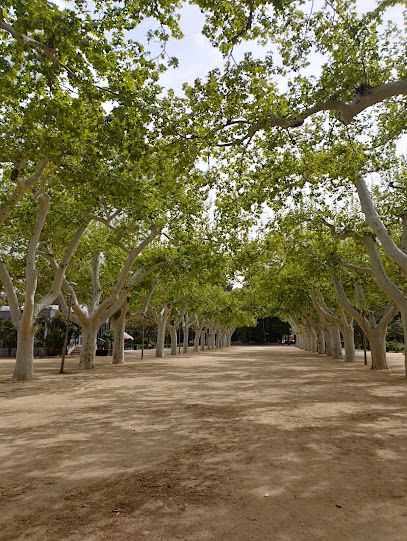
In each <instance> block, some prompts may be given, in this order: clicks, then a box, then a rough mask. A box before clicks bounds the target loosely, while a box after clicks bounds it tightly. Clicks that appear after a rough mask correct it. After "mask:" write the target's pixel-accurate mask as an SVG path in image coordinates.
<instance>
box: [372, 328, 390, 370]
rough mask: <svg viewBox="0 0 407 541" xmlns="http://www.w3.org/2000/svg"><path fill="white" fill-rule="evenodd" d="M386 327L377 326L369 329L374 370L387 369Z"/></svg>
mask: <svg viewBox="0 0 407 541" xmlns="http://www.w3.org/2000/svg"><path fill="white" fill-rule="evenodd" d="M386 330H387V327H386V328H382V327H375V328H373V329H371V330H370V331H369V334H368V338H369V344H370V354H371V360H372V368H373V370H386V369H387V368H388V365H387V360H386Z"/></svg>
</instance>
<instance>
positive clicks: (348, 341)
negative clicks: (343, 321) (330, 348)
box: [342, 325, 356, 363]
mask: <svg viewBox="0 0 407 541" xmlns="http://www.w3.org/2000/svg"><path fill="white" fill-rule="evenodd" d="M342 335H343V344H344V346H345V359H344V360H345V363H354V362H355V360H356V356H355V338H354V333H353V327H352V326H350V325H344V327H343V332H342Z"/></svg>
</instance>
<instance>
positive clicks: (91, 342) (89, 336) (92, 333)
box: [79, 325, 99, 370]
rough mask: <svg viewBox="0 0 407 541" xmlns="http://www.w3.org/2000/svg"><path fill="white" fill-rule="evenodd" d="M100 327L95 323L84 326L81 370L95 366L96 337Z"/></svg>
mask: <svg viewBox="0 0 407 541" xmlns="http://www.w3.org/2000/svg"><path fill="white" fill-rule="evenodd" d="M98 329H99V326H93V325H87V326H86V327H84V328H83V335H82V348H81V355H80V357H79V370H89V369H90V368H94V366H95V352H96V337H97V334H98Z"/></svg>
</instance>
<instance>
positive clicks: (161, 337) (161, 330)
mask: <svg viewBox="0 0 407 541" xmlns="http://www.w3.org/2000/svg"><path fill="white" fill-rule="evenodd" d="M157 327H158V332H157V344H156V347H155V356H156V357H164V342H165V327H166V321H163V322H159V323H157Z"/></svg>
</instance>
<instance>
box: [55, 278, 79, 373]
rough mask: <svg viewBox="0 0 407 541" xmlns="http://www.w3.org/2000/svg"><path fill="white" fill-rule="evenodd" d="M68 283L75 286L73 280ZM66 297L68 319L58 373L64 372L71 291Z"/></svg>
mask: <svg viewBox="0 0 407 541" xmlns="http://www.w3.org/2000/svg"><path fill="white" fill-rule="evenodd" d="M69 285H70V286H76V284H75V282H69ZM68 297H69V304H68V319H67V320H66V329H65V339H64V347H63V348H62V358H61V368H60V369H59V373H60V374H63V373H64V366H65V355H66V350H67V346H68V334H69V320H70V318H71V307H72V292H71V293H68Z"/></svg>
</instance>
